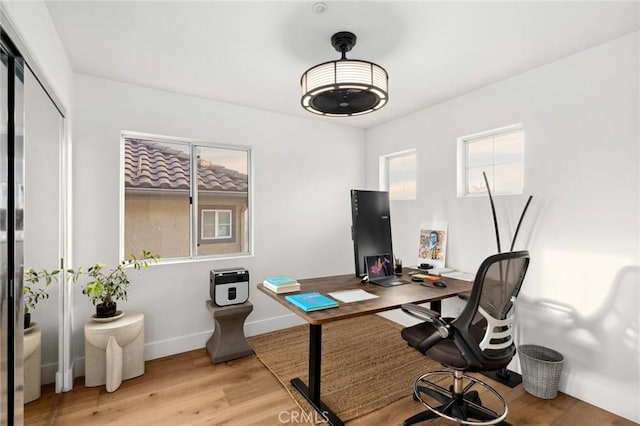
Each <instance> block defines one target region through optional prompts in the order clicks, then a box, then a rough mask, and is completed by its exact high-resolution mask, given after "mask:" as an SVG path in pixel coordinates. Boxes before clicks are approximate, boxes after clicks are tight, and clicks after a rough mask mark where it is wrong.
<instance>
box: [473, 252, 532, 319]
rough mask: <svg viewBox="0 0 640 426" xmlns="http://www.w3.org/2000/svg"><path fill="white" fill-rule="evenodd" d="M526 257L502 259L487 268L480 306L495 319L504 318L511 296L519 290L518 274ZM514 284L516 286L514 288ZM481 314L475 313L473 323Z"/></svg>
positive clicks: (514, 295) (510, 302) (510, 304)
mask: <svg viewBox="0 0 640 426" xmlns="http://www.w3.org/2000/svg"><path fill="white" fill-rule="evenodd" d="M525 259H526V258H518V259H504V260H500V261H497V262H495V263H493V264H492V265H491V266H489V268H488V269H487V273H486V275H485V278H484V283H483V284H482V293H481V295H480V307H481V308H482V309H484V311H485V312H487V313H488V314H489V315H491V316H492V317H494V318H496V319H505V318H506V317H507V314H508V313H509V311H510V310H511V307H512V304H513V301H512V298H513V297H517V296H518V292H519V291H520V284H521V282H520V275H521V274H522V270H523V267H524V263H525ZM516 286H517V287H518V288H516ZM478 317H480V318H482V316H481V315H480V314H476V317H475V318H474V321H473V322H474V323H476V321H478V320H479V319H480V318H478Z"/></svg>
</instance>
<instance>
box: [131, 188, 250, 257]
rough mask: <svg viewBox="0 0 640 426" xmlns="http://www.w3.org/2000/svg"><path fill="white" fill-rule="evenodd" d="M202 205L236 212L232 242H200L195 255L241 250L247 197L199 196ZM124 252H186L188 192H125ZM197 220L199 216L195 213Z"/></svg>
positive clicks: (172, 254)
mask: <svg viewBox="0 0 640 426" xmlns="http://www.w3.org/2000/svg"><path fill="white" fill-rule="evenodd" d="M198 201H199V203H200V207H201V208H220V209H222V208H224V209H227V208H228V209H232V210H233V211H234V212H235V216H234V217H233V221H232V225H233V233H232V236H233V238H232V240H233V241H231V242H227V241H219V242H212V243H201V244H200V245H199V246H198V247H197V250H198V255H199V256H205V255H221V254H226V253H240V252H241V251H242V250H243V241H244V239H243V236H244V232H245V229H244V223H243V216H242V214H243V212H244V211H245V210H246V208H247V203H246V196H244V197H231V196H224V195H223V196H218V197H216V196H211V195H209V196H202V195H201V196H200V197H199V198H198ZM125 206H126V210H125V217H126V220H125V235H126V238H125V241H126V245H125V251H124V253H125V255H126V256H128V255H130V254H132V253H134V254H139V253H140V252H141V251H142V250H148V251H150V252H152V253H154V254H159V255H160V256H161V257H163V258H171V257H185V256H188V255H189V215H190V214H191V213H190V209H189V194H188V193H187V192H184V193H179V194H173V195H172V194H167V193H163V192H162V191H157V192H156V193H153V192H151V191H147V192H144V193H135V192H134V193H130V192H127V193H126V194H125ZM198 220H199V215H198Z"/></svg>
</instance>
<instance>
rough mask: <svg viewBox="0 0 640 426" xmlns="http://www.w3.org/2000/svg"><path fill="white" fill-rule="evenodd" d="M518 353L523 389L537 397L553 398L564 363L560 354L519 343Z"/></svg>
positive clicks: (556, 391)
mask: <svg viewBox="0 0 640 426" xmlns="http://www.w3.org/2000/svg"><path fill="white" fill-rule="evenodd" d="M518 354H519V356H520V366H521V367H522V384H523V385H524V390H526V391H527V392H529V393H530V394H531V395H533V396H537V397H538V398H542V399H553V398H555V397H556V395H557V394H558V385H559V383H560V373H562V364H564V357H563V356H562V354H561V353H560V352H557V351H554V350H553V349H549V348H545V347H544V346H538V345H520V346H518Z"/></svg>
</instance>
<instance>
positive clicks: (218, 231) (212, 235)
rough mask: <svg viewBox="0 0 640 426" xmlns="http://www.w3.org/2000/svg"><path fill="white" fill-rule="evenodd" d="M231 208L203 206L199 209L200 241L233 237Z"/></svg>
mask: <svg viewBox="0 0 640 426" xmlns="http://www.w3.org/2000/svg"><path fill="white" fill-rule="evenodd" d="M232 218H233V210H231V209H228V210H222V209H220V210H218V209H209V208H203V209H201V210H200V243H201V244H202V243H211V242H218V241H220V240H230V239H232V238H233V234H232V232H231V231H232V229H233V225H232V221H233V219H232Z"/></svg>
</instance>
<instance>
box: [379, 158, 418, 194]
mask: <svg viewBox="0 0 640 426" xmlns="http://www.w3.org/2000/svg"><path fill="white" fill-rule="evenodd" d="M380 189H381V190H382V191H389V199H390V200H415V199H416V151H415V149H412V150H409V151H402V152H396V153H394V154H388V155H383V156H381V157H380Z"/></svg>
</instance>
